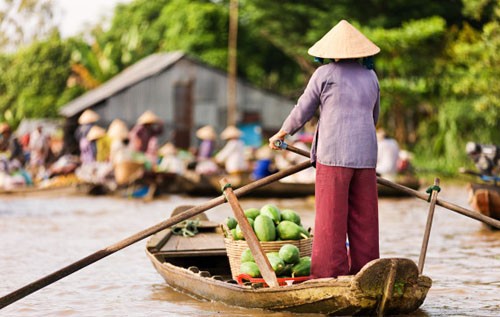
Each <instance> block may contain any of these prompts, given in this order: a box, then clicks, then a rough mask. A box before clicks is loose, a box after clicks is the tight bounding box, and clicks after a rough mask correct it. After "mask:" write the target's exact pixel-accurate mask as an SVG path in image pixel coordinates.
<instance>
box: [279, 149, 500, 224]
mask: <svg viewBox="0 0 500 317" xmlns="http://www.w3.org/2000/svg"><path fill="white" fill-rule="evenodd" d="M274 145H275V146H277V147H279V148H281V149H284V150H288V151H291V152H294V153H297V154H300V155H303V156H306V157H310V153H309V152H307V151H304V150H301V149H298V148H296V147H293V146H291V145H288V144H286V143H285V142H283V141H276V142H275V143H274ZM377 183H379V184H381V185H385V186H387V187H391V188H394V189H396V190H399V191H401V192H404V193H406V194H409V195H411V196H414V197H417V198H420V199H422V200H425V201H428V199H429V196H428V195H426V194H424V193H421V192H418V191H416V190H414V189H411V188H408V187H406V186H403V185H399V184H396V183H393V182H391V181H389V180H387V179H385V178H382V177H379V176H377ZM436 205H438V206H441V207H444V208H446V209H449V210H451V211H454V212H456V213H459V214H461V215H464V216H467V217H469V218H472V219H476V220H479V221H482V222H484V223H486V224H488V225H490V226H492V227H495V228H497V229H500V221H499V220H496V219H493V218H491V217H488V216H485V215H483V214H482V213H479V212H476V211H472V210H469V209H466V208H464V207H461V206H458V205H455V204H452V203H449V202H447V201H444V200H442V199H437V200H436Z"/></svg>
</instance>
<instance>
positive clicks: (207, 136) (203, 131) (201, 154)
mask: <svg viewBox="0 0 500 317" xmlns="http://www.w3.org/2000/svg"><path fill="white" fill-rule="evenodd" d="M196 136H197V137H198V138H199V139H201V142H200V146H199V147H198V153H197V156H196V159H197V160H198V161H202V160H207V159H210V158H211V157H212V155H213V153H214V150H215V139H216V138H217V133H216V132H215V129H214V128H213V127H212V126H211V125H206V126H203V127H201V128H199V129H198V130H197V131H196Z"/></svg>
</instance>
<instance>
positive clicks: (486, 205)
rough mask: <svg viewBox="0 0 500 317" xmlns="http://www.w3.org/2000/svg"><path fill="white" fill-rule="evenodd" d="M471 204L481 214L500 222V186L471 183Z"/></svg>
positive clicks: (469, 186) (469, 189) (469, 188)
mask: <svg viewBox="0 0 500 317" xmlns="http://www.w3.org/2000/svg"><path fill="white" fill-rule="evenodd" d="M468 191H469V204H470V205H471V207H472V208H473V209H474V210H476V211H479V212H480V213H482V214H484V215H486V216H488V217H492V218H494V219H496V220H500V186H495V185H492V184H478V183H469V185H468Z"/></svg>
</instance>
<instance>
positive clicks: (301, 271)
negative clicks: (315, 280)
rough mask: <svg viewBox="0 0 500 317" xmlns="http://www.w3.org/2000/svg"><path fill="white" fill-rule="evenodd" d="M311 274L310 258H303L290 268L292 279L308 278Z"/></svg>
mask: <svg viewBox="0 0 500 317" xmlns="http://www.w3.org/2000/svg"><path fill="white" fill-rule="evenodd" d="M310 274H311V257H310V256H304V257H302V258H300V260H299V262H298V263H297V264H295V265H294V266H292V277H296V276H308V275H310Z"/></svg>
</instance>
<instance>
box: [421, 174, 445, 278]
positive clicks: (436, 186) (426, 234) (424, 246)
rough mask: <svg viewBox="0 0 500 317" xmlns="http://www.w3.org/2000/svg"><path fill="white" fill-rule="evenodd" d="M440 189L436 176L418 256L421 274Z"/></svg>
mask: <svg viewBox="0 0 500 317" xmlns="http://www.w3.org/2000/svg"><path fill="white" fill-rule="evenodd" d="M439 190H440V189H439V178H436V179H434V186H433V187H432V191H431V201H430V203H431V204H430V205H429V214H428V215H427V223H426V225H425V232H424V239H423V240H422V248H421V249H420V257H419V258H418V272H419V273H420V274H422V272H423V271H424V263H425V256H426V254H427V246H428V245H429V237H430V235H431V227H432V219H433V217H434V207H436V200H437V196H438V193H439Z"/></svg>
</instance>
